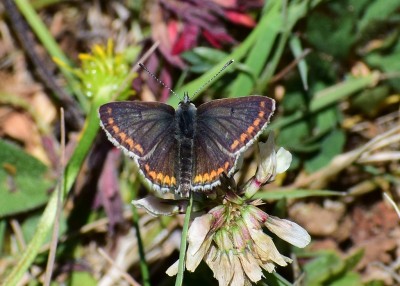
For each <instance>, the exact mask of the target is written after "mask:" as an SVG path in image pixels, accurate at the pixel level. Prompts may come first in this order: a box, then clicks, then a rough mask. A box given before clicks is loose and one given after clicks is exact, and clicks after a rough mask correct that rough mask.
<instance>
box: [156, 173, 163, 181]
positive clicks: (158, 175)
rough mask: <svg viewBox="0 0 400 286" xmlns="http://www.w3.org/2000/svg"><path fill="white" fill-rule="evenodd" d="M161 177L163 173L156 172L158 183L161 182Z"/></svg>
mask: <svg viewBox="0 0 400 286" xmlns="http://www.w3.org/2000/svg"><path fill="white" fill-rule="evenodd" d="M163 178H164V175H163V174H162V173H158V174H157V181H159V182H160V183H162V181H163Z"/></svg>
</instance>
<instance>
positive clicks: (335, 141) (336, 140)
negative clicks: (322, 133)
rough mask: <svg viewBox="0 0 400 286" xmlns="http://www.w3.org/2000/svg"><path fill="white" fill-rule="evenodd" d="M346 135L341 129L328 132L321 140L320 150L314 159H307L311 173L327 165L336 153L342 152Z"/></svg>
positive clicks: (307, 166) (306, 165) (307, 165)
mask: <svg viewBox="0 0 400 286" xmlns="http://www.w3.org/2000/svg"><path fill="white" fill-rule="evenodd" d="M345 141H346V136H345V134H344V132H343V131H342V130H340V129H336V130H334V131H332V132H331V133H330V134H328V135H327V136H326V137H325V138H324V140H322V142H321V150H320V152H319V153H318V154H317V155H316V156H314V157H313V158H312V159H310V160H308V161H306V163H305V167H306V169H307V171H308V172H309V173H312V172H315V171H317V170H319V169H321V168H322V167H324V166H326V165H327V164H328V163H329V162H330V161H331V160H332V159H333V157H335V156H336V155H338V154H340V153H341V151H342V149H343V146H344V143H345Z"/></svg>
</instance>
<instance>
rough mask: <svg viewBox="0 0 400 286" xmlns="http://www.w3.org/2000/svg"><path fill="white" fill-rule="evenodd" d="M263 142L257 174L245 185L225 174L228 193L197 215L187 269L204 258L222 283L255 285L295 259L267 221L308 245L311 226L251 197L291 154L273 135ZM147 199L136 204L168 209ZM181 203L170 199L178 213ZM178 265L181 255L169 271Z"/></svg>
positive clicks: (172, 272) (292, 240) (292, 241)
mask: <svg viewBox="0 0 400 286" xmlns="http://www.w3.org/2000/svg"><path fill="white" fill-rule="evenodd" d="M258 146H259V148H260V157H261V158H260V163H259V166H258V169H257V172H256V174H255V175H254V177H253V178H251V179H250V180H249V181H248V182H247V183H246V184H245V186H244V187H243V188H238V187H237V186H236V183H235V182H234V180H233V179H232V178H226V177H225V178H222V184H221V187H220V189H222V191H223V196H217V197H216V198H215V199H214V200H212V203H213V205H214V206H215V205H216V206H215V207H213V208H212V209H211V210H210V211H208V212H207V213H206V214H204V215H201V216H199V217H197V218H195V219H194V220H193V222H192V224H191V226H190V228H189V232H188V244H189V246H188V249H187V252H186V261H185V262H186V269H187V270H188V271H191V272H194V271H195V270H196V268H197V266H198V265H199V264H200V262H201V261H202V260H204V261H205V262H206V263H207V265H208V266H209V267H210V268H211V270H212V271H213V273H214V277H215V278H216V279H217V280H218V282H219V285H220V286H228V285H231V286H236V285H237V286H239V285H240V286H242V285H251V283H256V282H258V281H260V280H261V279H262V278H263V272H262V270H263V269H264V270H266V271H268V272H273V271H275V267H276V265H279V266H286V265H287V264H288V263H291V259H290V258H288V257H285V256H283V255H282V254H280V253H279V251H278V249H277V248H276V246H275V244H274V242H273V240H272V238H271V237H270V236H268V235H267V234H266V233H264V231H263V227H266V228H268V229H269V230H270V231H271V232H272V233H275V234H276V235H277V236H278V237H280V238H281V239H283V240H285V241H287V242H289V243H290V244H292V245H294V246H297V247H301V248H302V247H305V246H307V245H308V244H309V243H310V240H311V238H310V235H309V234H308V233H307V231H306V230H305V229H303V228H302V227H300V226H299V225H298V224H296V223H294V222H291V221H289V220H286V219H280V218H277V217H274V216H270V215H268V214H267V213H265V212H264V211H262V210H261V209H260V208H259V207H258V206H260V205H261V204H263V202H262V201H261V200H253V199H251V197H252V196H253V195H254V194H255V193H256V192H257V191H258V190H259V188H260V187H262V186H263V185H264V184H266V183H268V182H270V181H272V180H273V179H274V178H275V176H276V174H278V173H282V172H285V171H286V170H287V169H288V168H289V166H290V162H291V159H292V156H291V154H290V153H289V152H288V151H286V150H285V149H283V148H281V149H279V150H278V152H275V148H274V140H273V136H270V137H269V138H268V141H267V142H266V143H259V145H258ZM239 194H244V195H242V196H241V195H239ZM147 202H148V201H147ZM147 202H146V204H143V203H135V205H137V206H144V207H145V208H146V209H147V210H148V211H150V212H151V213H152V214H155V213H157V212H158V213H160V214H163V213H165V212H166V208H165V204H161V206H162V208H161V211H155V210H154V208H153V207H149V206H148V205H147ZM157 203H159V202H158V201H157ZM154 205H156V204H154ZM167 205H168V204H167ZM181 207H182V204H181V206H180V207H177V208H173V207H171V206H169V205H168V208H170V211H172V212H175V213H176V212H177V210H178V209H180V208H181ZM168 208H167V209H168ZM168 211H169V210H168ZM168 211H167V212H168ZM177 266H178V261H177V262H176V263H174V264H173V265H172V266H171V267H170V268H169V269H168V270H167V274H168V275H170V276H172V275H175V274H176V273H177Z"/></svg>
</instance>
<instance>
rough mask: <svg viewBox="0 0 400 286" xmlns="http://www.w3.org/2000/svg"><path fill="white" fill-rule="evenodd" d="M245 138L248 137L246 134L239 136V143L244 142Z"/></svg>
mask: <svg viewBox="0 0 400 286" xmlns="http://www.w3.org/2000/svg"><path fill="white" fill-rule="evenodd" d="M247 137H248V136H247V134H246V133H242V134H241V135H240V141H241V142H244V141H246V139H247Z"/></svg>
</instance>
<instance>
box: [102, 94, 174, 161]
mask: <svg viewBox="0 0 400 286" xmlns="http://www.w3.org/2000/svg"><path fill="white" fill-rule="evenodd" d="M174 115H175V110H174V109H173V108H172V107H171V106H169V105H166V104H163V103H159V102H140V101H126V102H110V103H107V104H104V105H102V106H101V107H100V109H99V116H100V120H101V123H102V127H103V128H104V130H105V131H106V133H107V135H108V136H109V138H110V140H111V141H112V142H113V143H114V144H115V145H116V146H118V147H119V145H121V146H122V148H123V149H124V150H126V151H127V152H128V154H129V156H131V157H135V158H137V157H145V156H146V155H148V154H149V152H151V151H152V150H153V149H154V147H155V145H157V143H158V142H160V139H161V138H162V137H163V136H167V135H168V134H169V133H170V132H171V131H172V132H173V130H174V121H173V120H174Z"/></svg>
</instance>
